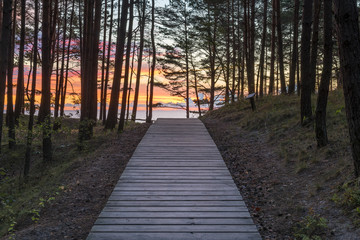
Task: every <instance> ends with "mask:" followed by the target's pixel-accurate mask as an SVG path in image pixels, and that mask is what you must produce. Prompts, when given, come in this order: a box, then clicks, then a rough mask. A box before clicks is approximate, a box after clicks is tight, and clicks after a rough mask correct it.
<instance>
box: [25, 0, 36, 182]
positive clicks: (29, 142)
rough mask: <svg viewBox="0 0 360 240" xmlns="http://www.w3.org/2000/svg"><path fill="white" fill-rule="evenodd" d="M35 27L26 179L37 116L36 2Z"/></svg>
mask: <svg viewBox="0 0 360 240" xmlns="http://www.w3.org/2000/svg"><path fill="white" fill-rule="evenodd" d="M34 20H35V27H34V45H33V55H32V57H33V64H34V66H33V78H32V84H31V97H30V115H29V123H28V132H27V138H26V152H25V163H24V177H27V176H28V175H29V172H30V163H31V145H32V141H33V126H34V114H35V92H36V75H37V56H38V54H37V51H38V32H39V3H38V0H35V17H34Z"/></svg>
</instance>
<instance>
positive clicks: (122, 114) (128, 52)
mask: <svg viewBox="0 0 360 240" xmlns="http://www.w3.org/2000/svg"><path fill="white" fill-rule="evenodd" d="M129 12H130V14H129V30H128V36H127V46H126V59H125V76H124V86H123V94H122V101H121V112H120V122H119V129H118V132H119V133H120V132H122V131H123V130H124V126H125V113H126V100H127V93H128V84H129V71H130V57H131V56H130V55H131V43H132V35H133V32H132V31H133V22H134V0H130V9H129Z"/></svg>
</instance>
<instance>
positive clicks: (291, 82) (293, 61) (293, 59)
mask: <svg viewBox="0 0 360 240" xmlns="http://www.w3.org/2000/svg"><path fill="white" fill-rule="evenodd" d="M299 10H300V0H295V6H294V20H293V24H294V39H293V47H292V48H293V51H292V57H291V66H290V79H289V94H294V92H295V73H296V65H297V62H298V59H299V57H298V55H299V52H298V41H299V40H298V39H299ZM297 87H298V88H299V86H297Z"/></svg>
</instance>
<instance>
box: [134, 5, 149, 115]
mask: <svg viewBox="0 0 360 240" xmlns="http://www.w3.org/2000/svg"><path fill="white" fill-rule="evenodd" d="M140 12H141V16H140V20H139V25H140V46H139V57H138V66H137V72H136V84H135V96H134V106H133V111H132V114H131V121H134V122H135V120H136V114H137V107H138V102H139V91H140V79H141V68H142V62H143V52H144V41H145V38H144V35H145V23H146V0H142V5H141V11H140V10H139V13H140ZM139 15H140V14H139Z"/></svg>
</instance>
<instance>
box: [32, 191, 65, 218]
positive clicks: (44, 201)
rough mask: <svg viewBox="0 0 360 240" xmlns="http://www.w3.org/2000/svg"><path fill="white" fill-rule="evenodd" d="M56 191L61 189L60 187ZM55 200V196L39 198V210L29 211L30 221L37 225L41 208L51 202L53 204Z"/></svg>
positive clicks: (57, 193) (56, 193)
mask: <svg viewBox="0 0 360 240" xmlns="http://www.w3.org/2000/svg"><path fill="white" fill-rule="evenodd" d="M58 189H60V190H61V189H63V188H62V186H60V187H59V188H58ZM51 195H59V192H55V193H53V194H51ZM54 200H55V196H47V197H45V198H44V197H40V198H39V204H38V207H39V208H40V209H39V208H34V209H31V210H30V211H29V213H30V215H31V220H32V221H33V222H34V223H38V221H39V219H40V212H41V208H44V207H45V205H46V204H49V203H51V202H53V201H54Z"/></svg>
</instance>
